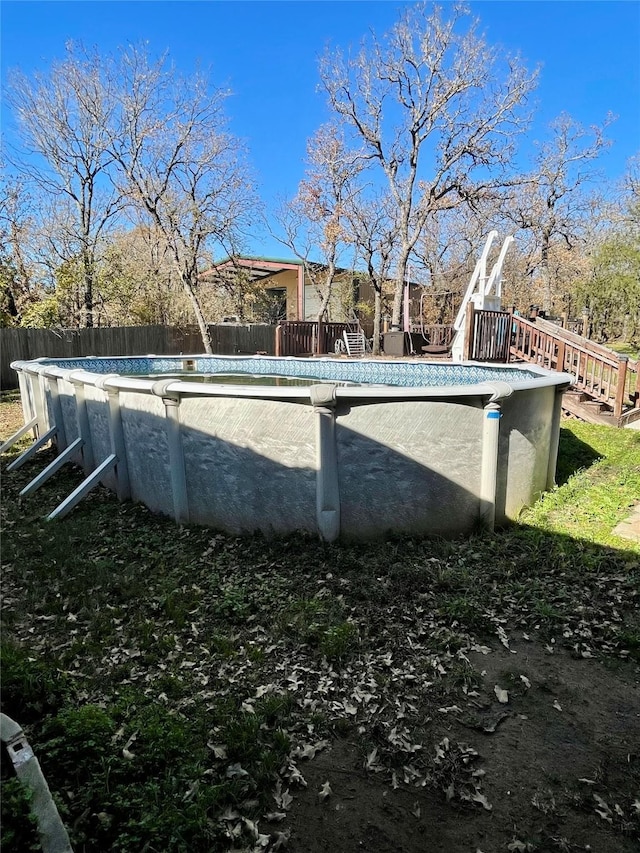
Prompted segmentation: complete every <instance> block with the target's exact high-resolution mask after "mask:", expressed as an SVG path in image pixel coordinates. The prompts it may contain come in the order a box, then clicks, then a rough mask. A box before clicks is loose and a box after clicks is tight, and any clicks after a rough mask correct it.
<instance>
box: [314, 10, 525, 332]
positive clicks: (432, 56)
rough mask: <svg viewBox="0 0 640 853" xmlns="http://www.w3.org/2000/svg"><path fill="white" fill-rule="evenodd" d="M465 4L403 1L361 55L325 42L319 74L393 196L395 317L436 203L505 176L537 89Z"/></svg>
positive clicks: (469, 194)
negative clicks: (446, 6)
mask: <svg viewBox="0 0 640 853" xmlns="http://www.w3.org/2000/svg"><path fill="white" fill-rule="evenodd" d="M467 14H468V13H467V11H466V10H465V9H464V8H463V7H461V6H458V5H456V6H454V7H453V8H452V11H451V16H450V17H449V19H447V20H445V19H444V18H443V15H442V10H441V9H439V8H437V7H436V8H434V9H433V11H431V12H430V13H429V12H428V11H427V8H426V6H425V5H424V4H419V5H416V6H413V7H410V8H409V9H408V10H406V11H404V12H403V13H402V15H401V17H400V20H399V21H398V23H397V24H396V25H395V26H394V27H393V29H392V30H391V31H390V33H389V34H388V35H387V36H386V37H385V38H384V39H383V40H382V41H378V40H377V38H376V37H375V36H372V37H371V40H370V42H369V43H365V44H364V45H363V47H362V49H361V50H360V52H359V53H358V54H357V55H356V56H353V57H352V56H349V57H347V58H344V57H343V56H342V54H340V53H339V52H333V53H330V52H328V53H327V54H326V55H325V56H324V59H323V60H322V62H321V65H320V76H321V80H322V83H323V86H324V88H325V89H326V91H327V93H328V96H329V103H330V105H331V107H332V109H333V110H334V111H335V113H336V114H337V115H338V116H340V117H341V119H343V120H344V121H345V122H346V125H347V127H348V128H349V129H350V131H351V133H352V134H353V135H354V136H355V138H356V139H358V140H359V142H360V143H361V144H362V145H363V146H364V149H365V152H366V155H367V156H368V158H369V160H370V162H371V164H372V165H376V166H377V167H379V169H381V171H382V174H383V176H384V178H385V179H386V182H387V185H388V187H389V191H390V194H391V197H392V198H393V201H394V205H395V227H396V230H397V234H398V241H399V247H398V257H397V265H396V273H395V281H396V285H395V297H394V304H393V316H392V322H393V324H394V325H395V326H398V325H399V323H400V314H401V308H402V293H403V283H404V280H405V276H406V271H407V264H408V263H409V257H410V255H411V252H412V251H413V249H414V247H415V245H416V243H417V241H418V239H419V237H420V234H421V233H422V231H423V228H424V226H425V224H426V223H427V221H428V220H429V218H430V216H432V215H433V214H434V213H435V212H438V211H441V210H443V209H446V208H453V207H456V206H457V205H459V204H461V203H464V202H468V201H469V200H472V199H473V198H475V197H477V196H478V194H479V193H481V192H482V190H483V188H486V187H487V186H491V185H494V184H496V183H499V181H500V176H499V174H498V173H499V171H500V170H501V168H502V167H506V166H507V164H508V163H509V160H510V156H511V154H512V152H513V146H514V139H515V135H516V133H517V131H519V130H520V129H521V128H522V127H523V126H524V124H525V121H524V117H523V116H522V115H521V107H522V106H523V104H524V103H525V102H526V99H527V96H528V95H529V93H530V92H531V91H532V88H533V85H534V80H535V75H529V74H527V72H526V71H525V69H524V68H523V67H522V66H521V64H520V63H519V61H518V60H517V59H515V58H509V57H505V58H503V57H501V55H500V54H499V52H498V51H497V50H496V49H494V48H491V47H489V46H488V45H487V44H486V42H485V41H484V39H483V38H482V37H481V36H480V35H478V34H477V25H476V23H475V22H471V23H470V24H469V26H468V28H467V29H466V31H464V32H459V30H460V29H461V28H463V25H464V19H465V18H466V16H467Z"/></svg>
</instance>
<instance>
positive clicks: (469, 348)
mask: <svg viewBox="0 0 640 853" xmlns="http://www.w3.org/2000/svg"><path fill="white" fill-rule="evenodd" d="M475 310H476V309H475V306H474V304H473V302H469V304H468V305H467V313H466V314H465V318H464V349H463V351H462V359H463V361H471V356H472V355H473V342H474V324H475Z"/></svg>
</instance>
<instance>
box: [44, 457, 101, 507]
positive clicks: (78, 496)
mask: <svg viewBox="0 0 640 853" xmlns="http://www.w3.org/2000/svg"><path fill="white" fill-rule="evenodd" d="M117 464H118V457H117V456H116V455H115V453H111V454H109V456H107V458H106V459H105V460H103V461H102V462H101V463H100V464H99V465H98V467H97V468H96V470H95V471H94V472H93V473H92V474H89V476H88V477H87V478H86V479H85V480H83V481H82V482H81V483H80V485H79V486H78V487H77V488H76V489H74V490H73V491H72V492H71V494H70V495H69V496H68V497H67V498H65V499H64V500H63V501H62V503H61V504H59V505H58V506H57V507H56V508H55V509H54V511H53V512H52V513H51V514H50V515H48V516H47V521H53V519H54V518H64V517H65V515H68V513H70V512H71V510H72V509H73V508H74V507H75V506H77V505H78V504H79V503H80V501H81V500H82V498H84V497H86V495H88V494H89V492H90V491H91V489H93V487H94V486H97V485H98V483H99V482H100V480H101V479H102V478H103V477H104V475H105V474H106V473H107V472H108V471H111V469H112V468H115V467H116V465H117Z"/></svg>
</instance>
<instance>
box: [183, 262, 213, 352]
mask: <svg viewBox="0 0 640 853" xmlns="http://www.w3.org/2000/svg"><path fill="white" fill-rule="evenodd" d="M182 285H183V287H184V290H185V293H186V294H187V296H188V297H189V301H190V302H191V305H192V307H193V313H194V314H195V315H196V322H197V323H198V329H200V335H201V337H202V343H203V346H204V351H205V352H206V353H207V355H213V345H212V343H211V335H210V334H209V326H208V325H207V322H206V320H205V319H204V314H203V313H202V308H201V307H200V301H199V299H198V296H197V294H196V292H195V290H194V288H193V285H192V284H191V282H190V281H187V279H186V278H184V277H182Z"/></svg>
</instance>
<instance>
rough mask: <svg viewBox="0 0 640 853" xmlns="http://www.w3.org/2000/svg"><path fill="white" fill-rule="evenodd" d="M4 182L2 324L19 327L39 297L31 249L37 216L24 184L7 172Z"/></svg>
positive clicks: (0, 199) (0, 209)
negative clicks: (34, 215)
mask: <svg viewBox="0 0 640 853" xmlns="http://www.w3.org/2000/svg"><path fill="white" fill-rule="evenodd" d="M1 178H2V179H1V180H0V287H1V295H0V299H1V307H0V318H1V321H2V325H13V324H19V323H20V318H21V316H22V311H23V309H24V308H25V307H26V306H27V305H28V304H29V303H30V302H31V301H33V300H34V299H35V298H37V294H38V291H37V288H36V277H35V275H34V268H33V264H32V262H31V258H30V257H29V252H28V249H27V246H28V244H29V242H30V240H31V236H32V232H33V213H32V210H31V209H30V208H31V205H30V199H29V197H28V194H27V192H26V189H25V186H24V183H23V181H21V180H20V179H13V178H9V177H7V176H6V175H5V174H4V170H3V173H2V175H1Z"/></svg>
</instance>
